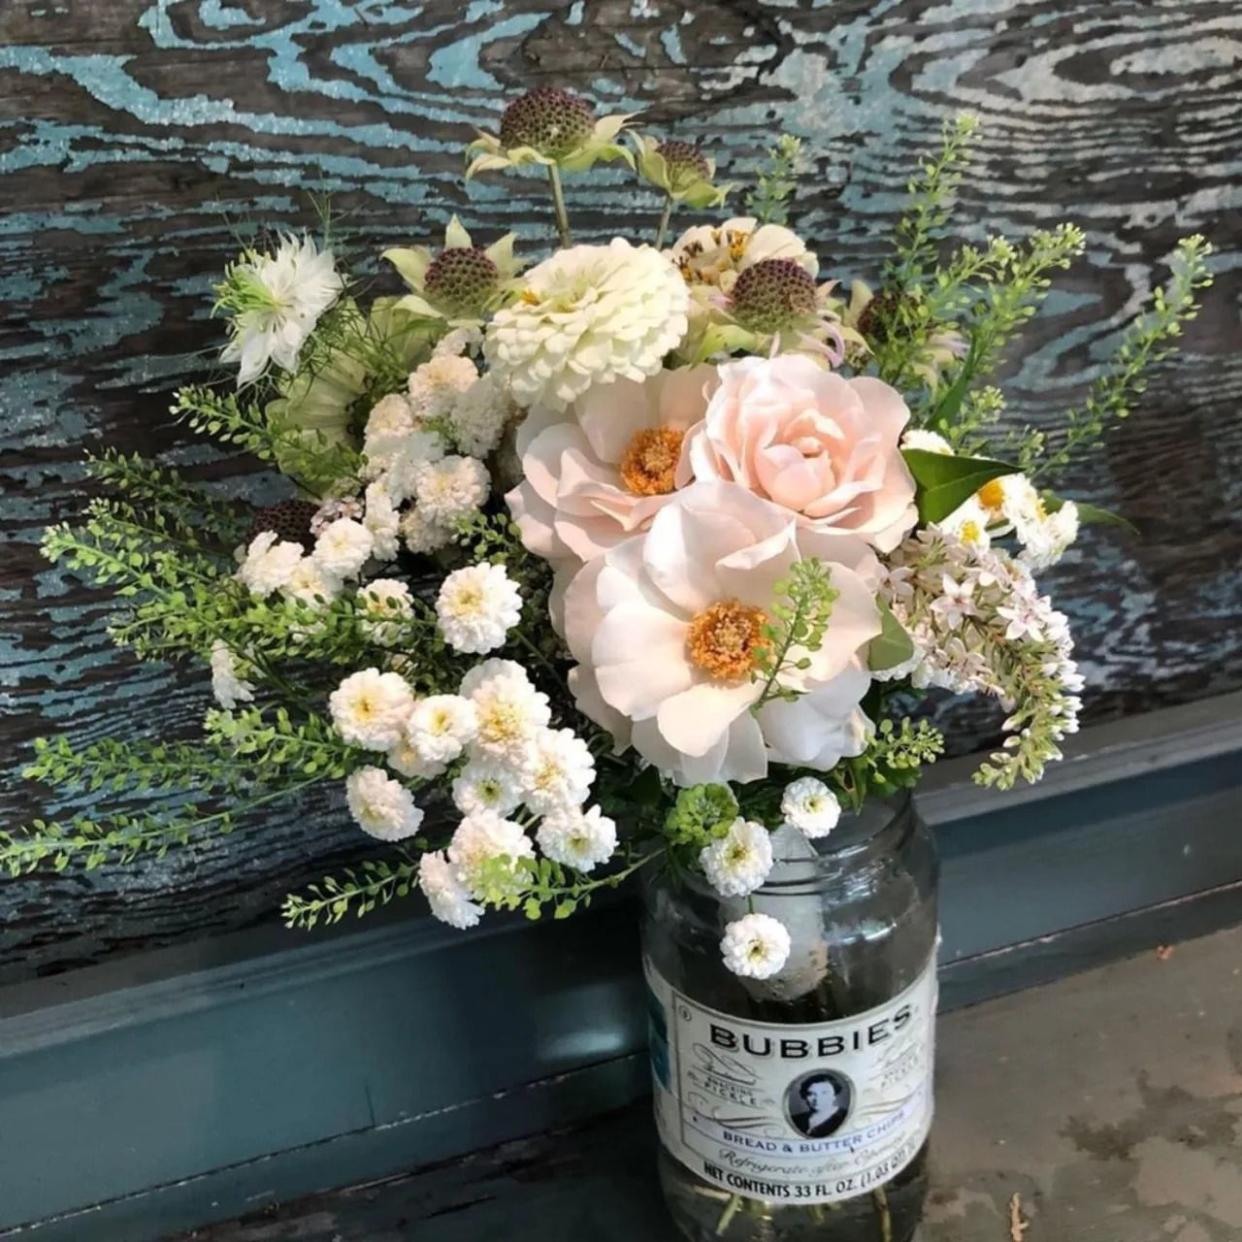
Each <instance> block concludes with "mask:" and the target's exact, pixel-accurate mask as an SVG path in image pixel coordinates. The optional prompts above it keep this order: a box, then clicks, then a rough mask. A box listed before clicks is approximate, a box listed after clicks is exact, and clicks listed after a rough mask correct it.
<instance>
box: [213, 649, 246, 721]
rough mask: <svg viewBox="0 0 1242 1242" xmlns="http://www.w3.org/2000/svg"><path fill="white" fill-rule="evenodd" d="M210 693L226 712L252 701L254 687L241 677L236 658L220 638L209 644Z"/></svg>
mask: <svg viewBox="0 0 1242 1242" xmlns="http://www.w3.org/2000/svg"><path fill="white" fill-rule="evenodd" d="M211 692H212V694H214V695H215V696H216V702H217V703H219V704H220V706H221V707H223V708H224V710H225V711H226V712H231V711H232V710H233V708H235V707H236V706H237V705H238V703H252V702H253V701H254V686H252V685H251V684H250V682H248V681H246V679H245V678H244V677H242V676H241V672H240V669H239V666H238V661H237V657H236V656H234V655H233V653H232V651H230V650H229V645H228V643H226V642H225V641H224V639H222V638H217V639H216V641H215V642H214V643H212V644H211Z"/></svg>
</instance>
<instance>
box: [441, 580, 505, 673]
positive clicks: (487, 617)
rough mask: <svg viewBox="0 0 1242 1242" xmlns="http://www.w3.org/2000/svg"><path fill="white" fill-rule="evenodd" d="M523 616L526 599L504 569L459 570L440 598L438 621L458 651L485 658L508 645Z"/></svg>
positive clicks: (448, 641) (452, 645) (447, 582)
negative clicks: (507, 639) (489, 653)
mask: <svg viewBox="0 0 1242 1242" xmlns="http://www.w3.org/2000/svg"><path fill="white" fill-rule="evenodd" d="M521 615H522V596H521V593H520V592H519V591H518V588H517V584H516V583H515V582H513V581H512V580H511V579H510V577H509V575H508V574H507V573H505V568H504V566H503V565H492V564H487V563H484V564H482V565H467V566H466V567H465V568H463V569H455V570H454V571H453V572H452V573H451V574H449V575H448V577H447V578H445V579H444V582H443V583H442V584H441V586H440V593H439V594H438V595H437V596H436V618H437V620H438V621H439V624H440V633H441V634H443V635H444V641H445V642H446V643H448V645H449V646H450V647H452V648H453V650H454V651H464V652H468V653H472V654H476V655H482V654H484V653H485V652H488V651H495V649H496V648H497V647H501V646H503V645H504V641H505V635H507V634H508V632H509V631H510V630H511V629H512V628H513V626H515V625H517V623H518V620H519V619H520V618H521Z"/></svg>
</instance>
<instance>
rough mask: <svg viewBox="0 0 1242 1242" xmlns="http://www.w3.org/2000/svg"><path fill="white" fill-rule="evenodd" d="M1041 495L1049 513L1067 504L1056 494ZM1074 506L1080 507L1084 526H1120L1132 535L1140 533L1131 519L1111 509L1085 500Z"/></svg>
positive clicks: (1080, 519) (1079, 510) (1075, 502)
mask: <svg viewBox="0 0 1242 1242" xmlns="http://www.w3.org/2000/svg"><path fill="white" fill-rule="evenodd" d="M1040 495H1041V498H1042V499H1043V502H1044V508H1045V509H1047V510H1048V512H1049V513H1055V512H1056V511H1057V510H1058V509H1059V508H1061V506H1062V505H1063V504H1065V497H1063V496H1058V495H1057V494H1056V493H1055V492H1041V493H1040ZM1074 504H1076V505H1077V506H1078V520H1079V521H1080V522H1081V523H1082V524H1083V525H1084V526H1120V527H1121V528H1122V530H1125V531H1128V532H1129V533H1130V534H1131V535H1137V534H1138V533H1139V530H1138V527H1137V526H1135V525H1134V523H1133V522H1131V521H1130V519H1129V518H1125V517H1122V516H1121V514H1120V513H1114V512H1113V511H1112V510H1111V509H1105V508H1103V507H1102V506H1100V505H1093V504H1089V503H1088V502H1087V501H1085V500H1076V501H1074Z"/></svg>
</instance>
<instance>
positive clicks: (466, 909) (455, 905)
mask: <svg viewBox="0 0 1242 1242" xmlns="http://www.w3.org/2000/svg"><path fill="white" fill-rule="evenodd" d="M418 887H419V888H420V889H421V890H422V893H423V896H424V897H426V898H427V904H428V905H429V906H430V907H431V913H432V914H434V915H435V917H436V918H438V919H439V920H440V921H441V922H442V923H447V924H448V925H449V926H450V927H456V928H458V929H460V930H465V929H466V928H467V927H474V926H475V924H477V923H478V921H479V919H480V918H482V917H483V907H482V906H480V905H478V904H477V903H476V902H474V901H472V900H471V899H470V891H469V889H467V888H466V886H465V885H464V884H463V883H462V882H461V876H460V874H459V872H458V869H457V868H456V867H454V866H453V864H452V863H451V862H449V860H448V859H447V858H445V856H444V851H443V850H436V851H435V852H434V853H431V854H424V855H423V856H422V858H421V859H419V863H418Z"/></svg>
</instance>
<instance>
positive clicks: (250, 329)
mask: <svg viewBox="0 0 1242 1242" xmlns="http://www.w3.org/2000/svg"><path fill="white" fill-rule="evenodd" d="M344 287H345V283H344V281H343V280H342V279H341V277H340V275H339V274H338V273H337V271H336V268H335V266H334V263H333V258H332V252H331V251H330V250H324V251H323V252H322V253H321V252H320V251H319V249H318V248H317V247H316V245H315V243H314V242H313V241H312V240H311V239H310V238H309V237H303V238H301V239H298V238H296V237H293V236H286V237H284V238H283V239H282V240H281V243H280V246H279V247H278V248H277V251H276V253H275V254H274V255H268V254H258V253H255V252H253V251H251V252H248V253H247V254H246V255H245V257H244V258H243V259H242V260H241V262H239V263H236V264H234V265H233V266H232V267H231V268H230V269H229V273H228V277H227V279H226V281H225V284H224V286H223V288H222V290H221V301H222V302H223V303H224V305H225V306H226V308H228V309H231V310H232V311H233V312H234V314H233V322H232V324H231V325H230V330H231V332H232V338H231V339H230V341H229V343H228V344H227V345H226V346H225V347H224V352H223V353H222V354H221V355H220V358H221V360H222V361H224V362H236V363H238V364H239V366H238V371H237V382H238V384H239V385H241V384H249V383H250V382H251V381H252V380H255V379H258V378H259V376H260V375H262V374H263V372H264V371H265V370H266V369H267V365H268V363H269V362H275V363H276V365H277V366H279V367H281V368H282V369H283V370H285V371H296V370H297V365H298V353H299V351H300V350H301V348H302V345H303V344H304V343H305V341H306V338H307V337H308V336H310V334H311V332H312V331H313V330H314V327H315V324H316V323H317V322H318V320H319V316H320V315H322V314H323V312H324V311H326V310H327V309H328V307H329V306H331V305H332V303H333V302H335V301H336V299H337V296H338V295H339V294H340V292H341V290H342V289H344Z"/></svg>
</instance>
